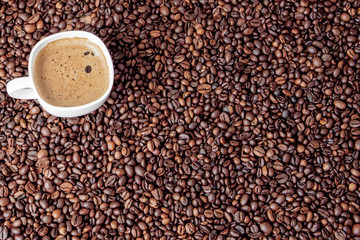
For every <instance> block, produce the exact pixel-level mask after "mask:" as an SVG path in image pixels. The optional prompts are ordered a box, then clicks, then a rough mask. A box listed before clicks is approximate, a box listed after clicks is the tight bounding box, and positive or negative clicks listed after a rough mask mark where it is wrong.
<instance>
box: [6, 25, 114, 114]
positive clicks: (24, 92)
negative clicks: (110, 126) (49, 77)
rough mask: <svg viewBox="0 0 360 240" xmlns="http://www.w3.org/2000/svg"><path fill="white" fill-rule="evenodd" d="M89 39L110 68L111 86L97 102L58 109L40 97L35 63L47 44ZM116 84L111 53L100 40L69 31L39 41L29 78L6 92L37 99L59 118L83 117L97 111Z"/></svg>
mask: <svg viewBox="0 0 360 240" xmlns="http://www.w3.org/2000/svg"><path fill="white" fill-rule="evenodd" d="M73 37H79V38H87V39H88V40H90V41H91V42H93V43H94V44H96V45H98V46H99V47H100V49H101V51H102V52H103V54H104V56H105V58H106V63H107V66H108V68H109V86H108V89H107V90H106V92H105V93H104V95H102V96H101V97H100V98H98V99H97V100H95V101H93V102H91V103H88V104H85V105H81V106H76V107H57V106H54V105H51V104H49V103H47V102H45V101H44V100H43V99H42V98H41V97H40V95H39V93H38V91H37V90H36V88H35V84H34V78H33V67H34V62H35V58H36V56H37V54H38V53H39V52H40V50H41V49H42V48H44V47H45V46H46V45H47V44H49V43H51V42H53V41H56V40H59V39H63V38H73ZM113 84H114V66H113V62H112V60H111V56H110V53H109V51H108V49H107V47H106V46H105V44H104V43H103V41H101V39H100V38H98V37H97V36H95V35H94V34H92V33H88V32H84V31H68V32H61V33H56V34H54V35H51V36H49V37H46V38H44V39H42V40H41V41H39V42H38V43H37V44H36V45H35V46H34V48H33V49H32V51H31V53H30V57H29V77H21V78H16V79H14V80H11V81H10V82H9V83H8V84H7V86H6V90H7V92H8V94H9V95H10V96H11V97H13V98H18V99H37V100H38V101H39V103H40V105H41V106H42V107H43V108H44V109H45V110H46V111H47V112H48V113H50V114H52V115H54V116H57V117H77V116H81V115H85V114H87V113H90V112H92V111H94V110H96V109H98V108H99V107H100V106H101V105H102V104H103V103H104V102H105V101H106V99H107V98H108V97H109V95H110V92H111V89H112V86H113Z"/></svg>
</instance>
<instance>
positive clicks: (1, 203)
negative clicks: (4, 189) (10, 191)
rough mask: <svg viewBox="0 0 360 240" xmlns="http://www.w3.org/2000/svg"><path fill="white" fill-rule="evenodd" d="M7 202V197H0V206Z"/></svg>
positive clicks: (5, 204) (4, 205)
mask: <svg viewBox="0 0 360 240" xmlns="http://www.w3.org/2000/svg"><path fill="white" fill-rule="evenodd" d="M9 202H10V201H9V199H8V198H5V197H2V198H0V207H6V206H7V205H8V204H9Z"/></svg>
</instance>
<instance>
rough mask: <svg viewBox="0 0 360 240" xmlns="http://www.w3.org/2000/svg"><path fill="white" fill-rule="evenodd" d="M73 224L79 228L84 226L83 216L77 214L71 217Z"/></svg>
mask: <svg viewBox="0 0 360 240" xmlns="http://www.w3.org/2000/svg"><path fill="white" fill-rule="evenodd" d="M71 224H72V225H73V226H74V227H78V226H80V225H81V224H82V216H81V215H78V214H75V215H73V216H72V217H71Z"/></svg>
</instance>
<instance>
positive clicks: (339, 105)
mask: <svg viewBox="0 0 360 240" xmlns="http://www.w3.org/2000/svg"><path fill="white" fill-rule="evenodd" d="M334 106H335V107H337V108H339V109H345V108H346V104H345V103H344V102H343V101H340V100H335V101H334Z"/></svg>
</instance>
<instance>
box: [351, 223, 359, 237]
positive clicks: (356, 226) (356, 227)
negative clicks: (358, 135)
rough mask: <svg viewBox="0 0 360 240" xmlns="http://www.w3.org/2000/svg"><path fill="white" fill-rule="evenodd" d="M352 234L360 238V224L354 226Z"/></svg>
mask: <svg viewBox="0 0 360 240" xmlns="http://www.w3.org/2000/svg"><path fill="white" fill-rule="evenodd" d="M352 234H354V235H355V236H360V224H354V226H353V227H352Z"/></svg>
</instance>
